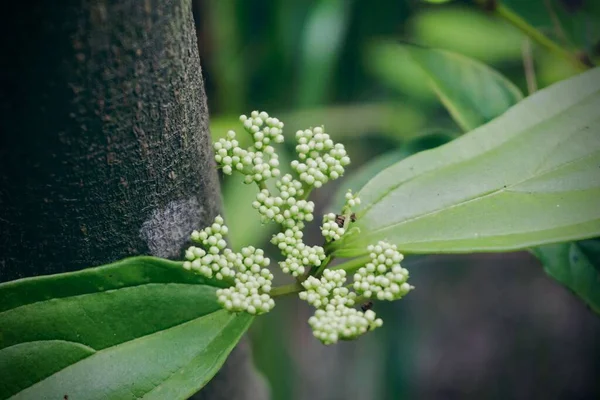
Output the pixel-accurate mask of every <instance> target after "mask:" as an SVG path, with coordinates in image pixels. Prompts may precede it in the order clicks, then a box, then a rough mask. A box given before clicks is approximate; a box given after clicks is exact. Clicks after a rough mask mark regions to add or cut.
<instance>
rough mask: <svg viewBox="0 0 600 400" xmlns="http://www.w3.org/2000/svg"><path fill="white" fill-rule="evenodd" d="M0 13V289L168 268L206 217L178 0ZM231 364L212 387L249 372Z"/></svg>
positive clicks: (206, 172) (207, 171)
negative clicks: (20, 282)
mask: <svg viewBox="0 0 600 400" xmlns="http://www.w3.org/2000/svg"><path fill="white" fill-rule="evenodd" d="M9 7H10V9H8V8H9ZM2 14H3V17H4V18H2V19H5V21H2V24H1V25H2V27H0V30H1V31H0V32H1V37H2V39H0V40H2V41H4V42H5V43H4V44H3V47H2V48H3V49H4V52H3V56H2V59H3V60H4V61H3V63H5V65H3V67H2V70H3V72H2V74H1V77H0V80H1V81H0V83H1V85H2V90H1V92H0V113H1V118H0V130H1V131H0V132H1V139H0V171H1V172H0V281H7V280H12V279H16V278H20V277H25V276H34V275H43V274H50V273H57V272H65V271H72V270H77V269H81V268H85V267H89V266H94V265H100V264H105V263H108V262H111V261H115V260H118V259H120V258H123V257H127V256H132V255H136V254H152V255H156V256H160V257H167V258H177V257H178V256H179V255H180V254H181V251H182V249H183V247H184V246H185V244H186V242H187V238H188V235H189V233H190V232H191V231H192V229H194V228H197V227H199V226H203V225H204V224H206V223H207V222H209V221H211V220H212V218H214V216H215V215H216V214H217V213H218V212H219V209H220V196H219V188H218V180H217V175H216V170H215V168H214V165H213V160H212V157H211V156H210V146H209V140H210V139H209V135H208V123H207V121H208V109H207V106H206V99H205V94H204V88H203V81H202V74H201V70H200V60H199V58H198V51H197V44H196V35H195V30H194V26H193V21H192V15H191V4H190V1H189V0H162V1H161V0H127V1H118V0H97V1H85V0H64V1H60V2H52V1H34V2H33V4H32V3H31V2H10V6H7V7H6V8H5V10H4V12H3V13H2ZM243 354H247V352H243ZM233 359H234V361H235V364H234V365H231V363H228V365H229V366H228V367H227V369H226V371H230V372H232V373H229V374H227V375H225V376H223V374H221V375H222V376H221V377H220V378H219V379H220V380H229V381H230V382H231V380H232V379H235V378H234V377H232V375H235V374H239V373H241V372H240V370H245V369H247V368H249V362H248V357H241V358H240V357H238V356H236V357H234V358H233ZM242 372H243V371H242ZM250 373H251V372H250ZM210 387H211V385H210V384H209V386H207V388H206V390H205V393H206V394H207V395H208V397H207V398H210V397H211V393H212V392H214V390H213V391H211V390H210ZM263 389H264V388H263ZM263 393H264V390H263ZM215 396H216V398H218V393H217V394H215ZM230 398H232V399H234V398H235V399H238V398H239V399H250V398H260V397H253V396H248V395H245V396H238V397H230Z"/></svg>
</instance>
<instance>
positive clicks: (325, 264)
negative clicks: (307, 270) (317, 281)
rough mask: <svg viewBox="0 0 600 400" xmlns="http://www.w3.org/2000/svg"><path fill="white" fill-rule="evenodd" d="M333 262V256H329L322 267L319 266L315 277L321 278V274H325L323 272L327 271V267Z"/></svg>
mask: <svg viewBox="0 0 600 400" xmlns="http://www.w3.org/2000/svg"><path fill="white" fill-rule="evenodd" d="M332 260H333V256H332V255H331V254H329V255H327V257H326V258H325V259H324V260H323V262H322V263H321V265H319V269H317V272H315V274H314V276H315V277H317V278H318V277H319V276H321V274H322V273H323V270H325V268H327V266H328V265H329V264H330V263H331V261H332Z"/></svg>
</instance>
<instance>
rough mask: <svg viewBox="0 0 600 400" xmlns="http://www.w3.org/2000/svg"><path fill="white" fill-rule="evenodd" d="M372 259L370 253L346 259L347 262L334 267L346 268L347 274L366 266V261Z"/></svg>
mask: <svg viewBox="0 0 600 400" xmlns="http://www.w3.org/2000/svg"><path fill="white" fill-rule="evenodd" d="M370 260H371V257H370V256H369V255H366V256H362V257H357V258H353V259H352V260H349V261H346V262H345V263H341V264H339V265H336V266H335V267H334V268H333V269H343V270H346V274H347V275H350V274H353V273H355V272H356V271H357V270H358V269H359V268H361V267H364V265H365V264H366V263H368V262H369V261H370Z"/></svg>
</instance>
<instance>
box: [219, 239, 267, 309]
mask: <svg viewBox="0 0 600 400" xmlns="http://www.w3.org/2000/svg"><path fill="white" fill-rule="evenodd" d="M269 263H270V260H269V259H268V258H267V257H265V256H264V252H263V251H262V250H261V249H256V248H254V247H252V246H249V247H244V248H243V249H242V251H241V253H240V258H239V263H238V265H237V267H238V271H239V272H237V273H236V275H235V285H234V286H232V287H228V288H225V289H219V290H217V299H218V300H219V303H220V304H221V305H222V306H223V307H224V308H225V309H227V310H230V311H245V312H247V313H249V314H253V315H259V314H264V313H266V312H269V311H271V309H272V308H273V307H274V306H275V301H274V300H273V299H272V298H271V296H269V292H270V291H271V285H272V282H273V274H272V273H271V271H269V269H268V268H266V267H268V265H269Z"/></svg>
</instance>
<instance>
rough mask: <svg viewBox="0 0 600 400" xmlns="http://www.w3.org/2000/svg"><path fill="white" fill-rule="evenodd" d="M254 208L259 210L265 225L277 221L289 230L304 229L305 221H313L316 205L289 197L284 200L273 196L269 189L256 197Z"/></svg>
mask: <svg viewBox="0 0 600 400" xmlns="http://www.w3.org/2000/svg"><path fill="white" fill-rule="evenodd" d="M252 207H254V208H255V209H257V210H258V212H259V213H260V215H261V217H262V218H261V219H262V222H263V223H266V222H268V221H275V222H277V223H278V224H281V225H283V226H284V227H287V228H292V227H295V226H300V228H303V227H304V224H303V221H312V220H313V214H312V213H313V211H314V209H315V203H313V202H312V201H307V200H297V199H296V198H295V197H289V196H288V197H287V199H285V200H284V199H283V197H281V196H271V193H270V192H269V190H268V189H263V190H261V191H260V192H259V193H258V194H257V195H256V200H255V201H253V202H252Z"/></svg>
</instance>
